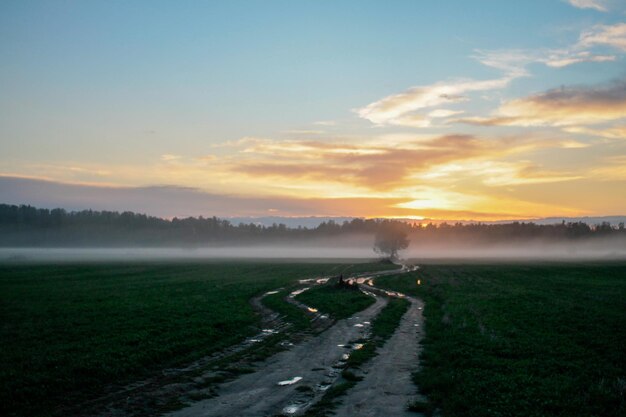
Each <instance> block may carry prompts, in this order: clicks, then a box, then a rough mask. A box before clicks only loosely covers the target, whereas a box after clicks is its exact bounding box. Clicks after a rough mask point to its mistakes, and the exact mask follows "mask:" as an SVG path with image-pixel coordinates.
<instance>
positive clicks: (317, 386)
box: [315, 384, 331, 391]
mask: <svg viewBox="0 0 626 417" xmlns="http://www.w3.org/2000/svg"><path fill="white" fill-rule="evenodd" d="M330 385H331V384H318V385H316V387H315V388H317V389H318V390H319V391H326V390H327V389H328V388H330Z"/></svg>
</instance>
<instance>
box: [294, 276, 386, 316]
mask: <svg viewBox="0 0 626 417" xmlns="http://www.w3.org/2000/svg"><path fill="white" fill-rule="evenodd" d="M296 299H297V300H298V301H300V302H302V303H304V304H306V305H307V306H309V307H313V308H316V309H318V310H319V311H321V312H323V313H325V314H330V316H331V317H333V318H335V319H337V320H341V319H346V318H348V317H350V316H352V315H353V314H355V313H358V312H359V311H361V310H364V309H366V308H367V307H369V306H370V305H372V304H374V298H373V297H371V296H369V295H366V294H363V293H362V292H361V291H359V289H358V287H356V286H355V287H354V288H347V287H338V286H336V285H335V284H333V283H330V284H327V285H322V286H319V287H315V288H311V289H310V290H308V291H305V292H303V293H302V294H298V295H297V296H296Z"/></svg>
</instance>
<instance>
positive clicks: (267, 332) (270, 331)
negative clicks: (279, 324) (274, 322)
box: [263, 329, 278, 334]
mask: <svg viewBox="0 0 626 417" xmlns="http://www.w3.org/2000/svg"><path fill="white" fill-rule="evenodd" d="M263 333H266V334H276V333H278V331H277V330H274V329H263Z"/></svg>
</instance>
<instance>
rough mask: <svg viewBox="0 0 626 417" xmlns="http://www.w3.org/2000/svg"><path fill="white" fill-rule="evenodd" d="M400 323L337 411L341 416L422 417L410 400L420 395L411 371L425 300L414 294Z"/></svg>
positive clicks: (337, 414)
mask: <svg viewBox="0 0 626 417" xmlns="http://www.w3.org/2000/svg"><path fill="white" fill-rule="evenodd" d="M406 299H407V300H409V301H410V302H411V305H410V307H409V309H408V310H407V312H406V313H405V314H404V316H403V317H402V320H401V321H400V325H399V326H398V328H397V329H396V331H395V333H394V334H393V335H392V336H391V338H389V340H388V341H387V343H385V345H384V346H383V347H382V348H380V349H379V350H378V355H377V356H376V357H375V358H373V359H372V360H371V361H370V362H368V363H367V364H366V365H365V366H364V368H363V372H364V374H365V375H364V379H363V380H362V381H360V382H359V383H358V384H357V385H356V386H355V387H354V388H352V389H351V390H350V391H348V394H347V395H346V397H344V398H343V399H342V405H341V406H340V407H339V408H338V409H337V410H336V414H335V415H336V416H339V417H351V416H359V417H370V416H371V417H373V416H413V417H415V416H418V415H419V414H416V413H413V412H409V411H407V403H408V402H409V401H411V400H414V399H415V398H417V397H418V396H417V393H416V388H415V385H414V384H413V382H412V380H411V373H412V372H414V371H415V370H416V368H417V364H418V353H419V338H420V336H421V332H422V327H423V319H422V308H423V303H422V302H421V301H420V300H416V299H414V298H412V297H406Z"/></svg>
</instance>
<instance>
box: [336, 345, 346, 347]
mask: <svg viewBox="0 0 626 417" xmlns="http://www.w3.org/2000/svg"><path fill="white" fill-rule="evenodd" d="M344 346H345V345H337V347H344Z"/></svg>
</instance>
